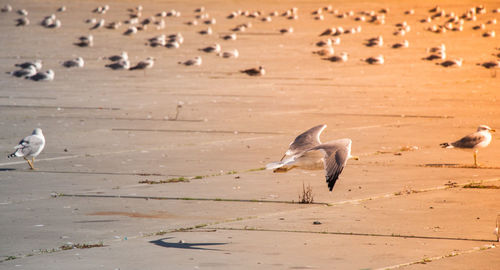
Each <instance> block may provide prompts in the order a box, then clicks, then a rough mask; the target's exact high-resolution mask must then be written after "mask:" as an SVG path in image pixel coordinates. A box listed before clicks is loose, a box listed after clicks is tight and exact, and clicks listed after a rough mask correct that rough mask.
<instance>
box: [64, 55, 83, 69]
mask: <svg viewBox="0 0 500 270" xmlns="http://www.w3.org/2000/svg"><path fill="white" fill-rule="evenodd" d="M84 64H85V63H84V61H83V58H81V57H77V58H75V59H71V60H67V61H64V62H63V64H62V65H63V66H64V67H67V68H72V67H79V68H81V67H83V65H84Z"/></svg>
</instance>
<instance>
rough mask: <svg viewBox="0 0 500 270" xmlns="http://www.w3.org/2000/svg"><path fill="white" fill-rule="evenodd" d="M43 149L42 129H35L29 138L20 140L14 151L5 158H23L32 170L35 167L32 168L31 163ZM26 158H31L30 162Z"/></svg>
mask: <svg viewBox="0 0 500 270" xmlns="http://www.w3.org/2000/svg"><path fill="white" fill-rule="evenodd" d="M44 147H45V137H43V133H42V129H41V128H35V130H33V133H31V135H30V136H27V137H25V138H24V139H22V140H21V141H20V142H19V144H18V145H17V146H16V147H14V148H15V149H16V151H15V152H14V153H12V154H10V155H8V156H7V157H8V158H12V157H23V158H24V159H25V160H26V161H28V165H30V168H31V169H32V170H34V169H35V167H34V166H33V163H35V157H36V156H38V155H39V154H40V152H42V150H43V148H44ZM27 157H31V161H30V160H29V159H28V158H27Z"/></svg>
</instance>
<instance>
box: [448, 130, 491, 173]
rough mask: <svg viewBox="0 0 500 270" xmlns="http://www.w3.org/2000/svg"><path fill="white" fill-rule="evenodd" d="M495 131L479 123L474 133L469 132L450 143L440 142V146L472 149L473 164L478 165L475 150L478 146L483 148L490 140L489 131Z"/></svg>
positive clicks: (477, 149) (476, 150)
mask: <svg viewBox="0 0 500 270" xmlns="http://www.w3.org/2000/svg"><path fill="white" fill-rule="evenodd" d="M490 132H495V130H494V129H491V128H490V127H489V126H486V125H480V126H479V127H478V128H477V131H476V132H475V133H472V134H469V135H467V136H465V137H463V138H462V139H460V140H458V141H455V142H451V143H447V142H446V143H442V144H440V146H441V147H442V148H459V149H464V150H473V151H474V166H476V167H478V166H479V164H478V163H477V152H478V151H479V148H485V147H486V146H488V145H489V144H490V142H491V133H490Z"/></svg>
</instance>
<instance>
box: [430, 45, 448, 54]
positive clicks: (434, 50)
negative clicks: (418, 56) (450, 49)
mask: <svg viewBox="0 0 500 270" xmlns="http://www.w3.org/2000/svg"><path fill="white" fill-rule="evenodd" d="M445 51H446V46H445V45H444V44H443V43H441V45H439V46H437V47H431V48H427V52H428V53H442V52H445Z"/></svg>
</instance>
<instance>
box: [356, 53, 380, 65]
mask: <svg viewBox="0 0 500 270" xmlns="http://www.w3.org/2000/svg"><path fill="white" fill-rule="evenodd" d="M361 61H363V62H367V63H368V64H371V65H382V64H383V63H384V56H383V55H381V54H379V55H377V56H374V57H368V58H365V59H361Z"/></svg>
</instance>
